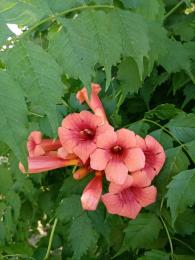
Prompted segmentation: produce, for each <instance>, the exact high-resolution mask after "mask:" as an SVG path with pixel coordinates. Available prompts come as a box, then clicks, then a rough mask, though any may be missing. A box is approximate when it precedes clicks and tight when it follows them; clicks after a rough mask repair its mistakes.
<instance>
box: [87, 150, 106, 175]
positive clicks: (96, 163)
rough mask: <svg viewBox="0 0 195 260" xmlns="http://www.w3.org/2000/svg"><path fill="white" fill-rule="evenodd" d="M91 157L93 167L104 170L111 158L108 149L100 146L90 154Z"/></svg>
mask: <svg viewBox="0 0 195 260" xmlns="http://www.w3.org/2000/svg"><path fill="white" fill-rule="evenodd" d="M90 159H91V160H90V166H91V168H92V169H94V170H98V171H102V170H104V169H105V167H106V165H107V163H108V161H109V160H110V154H109V153H108V151H107V150H104V149H99V148H98V149H96V150H95V151H94V152H93V153H92V154H91V155H90Z"/></svg>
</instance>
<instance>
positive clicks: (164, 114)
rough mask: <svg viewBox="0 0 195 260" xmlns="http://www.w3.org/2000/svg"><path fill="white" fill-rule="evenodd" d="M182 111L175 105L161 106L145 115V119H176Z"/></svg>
mask: <svg viewBox="0 0 195 260" xmlns="http://www.w3.org/2000/svg"><path fill="white" fill-rule="evenodd" d="M179 112H180V110H179V109H178V108H176V107H175V105H173V104H161V105H159V106H157V107H155V108H154V109H152V110H149V111H148V112H146V113H145V118H149V119H150V118H155V117H157V118H159V119H161V120H166V119H171V118H173V117H175V116H176V115H177V114H178V113H179Z"/></svg>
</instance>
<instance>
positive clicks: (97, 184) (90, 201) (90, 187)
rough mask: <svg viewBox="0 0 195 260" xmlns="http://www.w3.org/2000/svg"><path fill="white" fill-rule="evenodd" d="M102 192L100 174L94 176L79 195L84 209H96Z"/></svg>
mask: <svg viewBox="0 0 195 260" xmlns="http://www.w3.org/2000/svg"><path fill="white" fill-rule="evenodd" d="M101 194H102V176H101V175H98V176H95V177H94V178H93V179H92V180H91V181H90V182H89V183H88V184H87V186H86V187H85V189H84V191H83V194H82V196H81V203H82V207H83V209H85V210H96V208H97V205H98V202H99V200H100V197H101Z"/></svg>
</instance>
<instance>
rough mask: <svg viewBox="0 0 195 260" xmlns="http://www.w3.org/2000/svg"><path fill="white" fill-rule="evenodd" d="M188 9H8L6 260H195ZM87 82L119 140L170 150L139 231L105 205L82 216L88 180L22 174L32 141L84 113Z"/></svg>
mask: <svg viewBox="0 0 195 260" xmlns="http://www.w3.org/2000/svg"><path fill="white" fill-rule="evenodd" d="M192 2H193V1H190V0H186V1H176V0H147V1H146V0H67V1H63V0H0V46H1V47H0V49H1V51H0V155H1V157H0V259H36V260H39V259H40V260H41V259H54V260H55V259H56V260H58V259H113V258H114V259H116V260H117V259H139V260H151V259H154V260H156V259H157V260H161V259H163V260H168V259H176V260H192V259H195V237H194V232H195V212H194V209H195V208H194V204H195V102H194V100H195V12H194V9H195V7H193V5H192V4H193V3H192ZM10 23H11V24H12V23H14V24H17V25H18V26H19V27H20V28H21V29H22V30H23V34H21V35H20V36H18V37H17V36H15V35H14V34H13V33H12V32H11V31H10V30H9V28H8V27H7V24H10ZM91 81H93V82H97V83H99V84H101V86H102V92H101V99H102V101H103V103H104V105H105V108H106V112H107V114H108V118H109V119H110V123H111V124H112V125H113V126H114V127H115V128H121V127H126V128H129V129H132V130H133V131H135V132H136V133H138V134H139V135H141V136H145V135H146V134H151V135H152V136H154V137H155V138H156V139H158V140H159V142H160V143H161V144H162V145H163V147H164V148H165V150H166V155H167V159H166V164H165V166H164V167H163V170H162V172H161V173H160V175H159V176H158V177H157V178H156V180H155V182H154V184H155V185H156V186H157V188H158V200H157V202H156V203H155V204H153V205H151V206H150V207H148V208H146V209H143V210H142V212H141V213H140V214H139V216H138V217H137V218H136V219H135V220H133V221H132V220H128V219H123V218H121V217H119V216H113V215H108V214H107V213H106V211H105V209H104V208H103V207H102V205H100V206H99V207H98V210H97V211H96V212H83V211H82V209H81V205H80V194H81V193H82V190H83V188H84V187H85V185H86V183H87V182H88V179H85V180H83V181H80V182H77V181H75V180H73V179H72V177H71V169H63V170H56V171H53V172H49V173H45V174H41V175H34V176H25V175H22V174H21V173H20V172H19V170H18V161H19V160H22V161H23V163H24V164H25V163H26V138H27V136H28V134H29V132H30V131H32V130H40V131H42V132H43V133H44V135H45V136H47V137H56V135H57V131H56V130H57V127H58V126H59V124H60V121H61V120H62V118H63V117H64V116H65V115H67V114H68V113H71V112H73V111H74V112H78V111H81V110H83V109H86V106H85V105H79V104H78V103H77V101H76V99H75V93H76V91H77V90H78V89H80V88H81V87H82V86H83V85H86V86H87V87H88V88H90V82H91ZM37 227H38V228H37ZM50 233H51V236H50ZM52 235H53V236H52ZM51 242H52V243H51ZM50 246H51V248H50ZM48 249H51V250H50V252H48V254H47V253H46V252H47V250H48ZM46 255H47V256H48V258H47V257H46V258H45V256H46Z"/></svg>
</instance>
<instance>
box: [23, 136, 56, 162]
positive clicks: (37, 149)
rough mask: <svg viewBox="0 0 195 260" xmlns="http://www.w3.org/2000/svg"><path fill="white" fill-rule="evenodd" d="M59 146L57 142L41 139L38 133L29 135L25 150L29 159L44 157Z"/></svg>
mask: <svg viewBox="0 0 195 260" xmlns="http://www.w3.org/2000/svg"><path fill="white" fill-rule="evenodd" d="M60 146H61V143H60V141H59V140H52V139H42V134H41V132H39V131H33V132H31V133H30V135H29V137H28V142H27V149H28V153H29V156H30V157H33V156H40V155H44V154H46V153H47V152H50V151H55V150H57V149H58V148H59V147H60Z"/></svg>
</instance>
